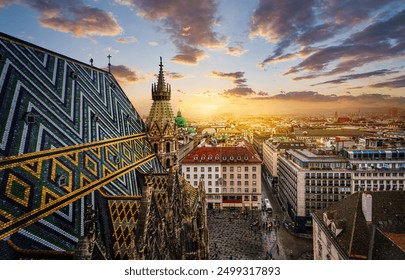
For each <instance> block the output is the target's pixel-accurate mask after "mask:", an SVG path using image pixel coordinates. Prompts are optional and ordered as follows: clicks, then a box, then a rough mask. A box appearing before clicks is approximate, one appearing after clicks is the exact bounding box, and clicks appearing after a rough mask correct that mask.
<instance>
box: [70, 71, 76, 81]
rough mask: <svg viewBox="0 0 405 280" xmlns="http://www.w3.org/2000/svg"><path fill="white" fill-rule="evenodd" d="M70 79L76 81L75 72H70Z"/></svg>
mask: <svg viewBox="0 0 405 280" xmlns="http://www.w3.org/2000/svg"><path fill="white" fill-rule="evenodd" d="M70 77H71V78H72V79H73V80H76V79H77V74H76V72H74V71H73V72H70Z"/></svg>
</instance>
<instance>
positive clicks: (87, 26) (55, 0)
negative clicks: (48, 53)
mask: <svg viewBox="0 0 405 280" xmlns="http://www.w3.org/2000/svg"><path fill="white" fill-rule="evenodd" d="M12 3H17V4H24V5H26V6H28V7H30V8H32V9H34V10H36V11H38V12H39V14H40V16H39V22H40V24H41V25H42V26H43V27H46V28H51V29H53V30H56V31H60V32H66V33H72V34H73V35H74V36H76V37H92V36H116V35H119V34H121V32H122V27H121V26H120V25H119V24H118V22H117V20H116V19H115V18H114V16H113V14H112V13H109V12H106V11H103V10H101V9H99V8H93V7H90V6H88V5H86V4H84V3H83V2H82V1H81V0H71V1H60V0H48V1H41V0H18V1H8V0H6V1H5V0H0V7H2V6H5V5H6V4H12Z"/></svg>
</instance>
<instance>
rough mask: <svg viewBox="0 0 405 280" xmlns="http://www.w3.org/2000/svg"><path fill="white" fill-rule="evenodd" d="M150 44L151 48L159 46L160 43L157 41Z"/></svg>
mask: <svg viewBox="0 0 405 280" xmlns="http://www.w3.org/2000/svg"><path fill="white" fill-rule="evenodd" d="M148 44H149V45H150V46H152V47H156V46H158V45H159V43H158V42H155V41H152V42H149V43H148Z"/></svg>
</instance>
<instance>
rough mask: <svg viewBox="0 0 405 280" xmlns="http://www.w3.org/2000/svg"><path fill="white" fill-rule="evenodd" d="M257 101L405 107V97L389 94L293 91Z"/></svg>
mask: <svg viewBox="0 0 405 280" xmlns="http://www.w3.org/2000/svg"><path fill="white" fill-rule="evenodd" d="M256 99H268V100H273V101H296V102H310V103H325V102H328V103H333V104H338V103H342V102H346V103H353V104H357V105H370V104H374V105H376V104H377V105H378V104H380V105H405V97H402V96H401V97H394V96H391V95H388V94H379V93H370V94H361V95H358V96H353V95H351V94H350V93H349V94H348V95H340V96H338V95H335V94H332V95H326V94H320V93H318V92H315V91H293V92H287V93H281V94H277V95H273V96H268V97H256Z"/></svg>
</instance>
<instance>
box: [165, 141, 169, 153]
mask: <svg viewBox="0 0 405 280" xmlns="http://www.w3.org/2000/svg"><path fill="white" fill-rule="evenodd" d="M166 153H170V142H166Z"/></svg>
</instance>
